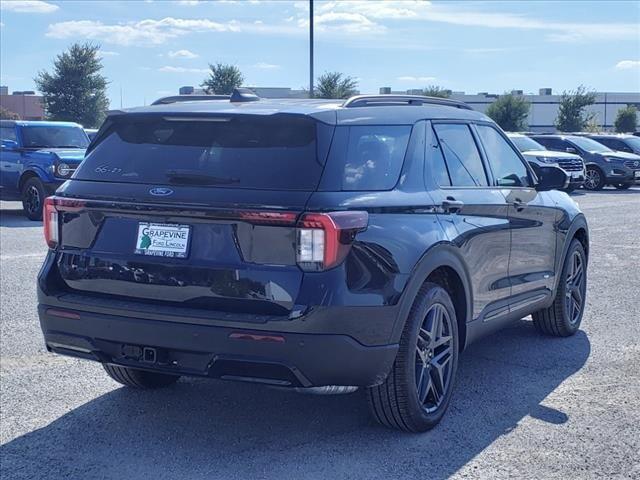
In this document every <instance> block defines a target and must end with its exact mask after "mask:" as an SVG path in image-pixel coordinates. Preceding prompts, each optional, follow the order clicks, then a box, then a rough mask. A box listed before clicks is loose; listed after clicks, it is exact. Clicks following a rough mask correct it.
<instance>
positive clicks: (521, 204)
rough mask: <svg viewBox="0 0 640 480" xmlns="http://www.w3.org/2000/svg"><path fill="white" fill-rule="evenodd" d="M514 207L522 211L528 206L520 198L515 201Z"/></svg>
mask: <svg viewBox="0 0 640 480" xmlns="http://www.w3.org/2000/svg"><path fill="white" fill-rule="evenodd" d="M513 206H514V207H515V209H516V210H522V209H523V208H524V207H526V206H527V204H526V202H523V201H522V200H520V199H519V198H516V199H515V200H514V201H513Z"/></svg>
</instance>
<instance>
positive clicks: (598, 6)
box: [0, 0, 640, 108]
mask: <svg viewBox="0 0 640 480" xmlns="http://www.w3.org/2000/svg"><path fill="white" fill-rule="evenodd" d="M314 5H315V7H314V10H315V22H314V26H315V71H316V73H317V74H321V73H323V72H326V71H339V72H343V73H344V74H346V75H349V76H352V77H354V78H356V79H357V81H358V88H359V90H360V91H361V92H362V93H377V92H378V89H379V88H380V87H382V86H389V87H392V89H393V90H406V89H409V88H422V87H425V86H428V85H439V86H442V87H444V88H448V89H451V90H454V91H464V92H466V93H477V92H491V93H502V92H505V91H510V90H513V89H519V90H524V91H525V92H526V93H529V92H535V93H537V92H538V89H539V88H541V87H550V88H553V90H554V93H555V92H561V91H563V90H570V89H574V88H576V87H577V86H578V85H581V84H582V85H585V86H586V87H587V88H589V89H593V90H597V91H608V92H638V91H640V1H637V0H636V1H628V2H618V1H601V2H581V1H565V2H562V1H557V2H544V1H519V2H508V1H504V2H488V1H474V2H460V1H442V2H441V1H427V0H409V1H393V0H389V1H372V0H363V1H347V0H339V1H319V0H315V3H314ZM308 18H309V2H308V0H307V1H285V0H277V1H274V0H271V1H269V0H218V1H196V0H186V1H185V0H182V1H171V0H129V1H117V0H111V1H98V0H93V1H80V0H57V1H54V0H51V1H49V0H47V1H16V0H0V82H1V83H2V85H8V86H9V90H10V91H13V90H31V89H35V84H34V82H33V77H34V76H35V75H36V74H37V72H38V71H40V70H43V69H44V70H50V69H51V67H52V64H53V60H54V58H55V56H56V55H57V54H59V53H61V52H62V51H64V50H65V49H66V48H68V46H69V45H71V44H72V43H74V42H85V41H90V42H94V43H96V44H99V45H100V47H101V56H102V62H103V65H104V69H103V74H104V75H105V76H106V77H107V79H108V80H109V82H110V83H109V87H108V95H109V98H110V101H111V108H119V107H120V102H121V92H122V105H123V106H124V107H129V106H135V105H142V104H145V103H150V102H152V101H153V100H155V99H156V98H158V97H161V96H164V95H169V94H176V93H177V91H178V88H179V87H180V86H183V85H194V86H198V85H199V84H200V83H202V81H203V80H204V78H205V77H206V76H207V69H208V64H209V63H218V62H222V63H230V64H234V65H237V66H238V67H239V68H240V69H241V71H242V73H243V74H244V77H245V85H247V86H260V87H291V88H294V89H299V88H302V87H307V86H308V84H309V63H308V62H309V33H308V29H309V21H308Z"/></svg>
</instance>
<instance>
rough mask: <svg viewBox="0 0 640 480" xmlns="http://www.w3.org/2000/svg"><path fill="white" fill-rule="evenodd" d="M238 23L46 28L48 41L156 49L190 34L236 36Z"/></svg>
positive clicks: (171, 21) (172, 21)
mask: <svg viewBox="0 0 640 480" xmlns="http://www.w3.org/2000/svg"><path fill="white" fill-rule="evenodd" d="M237 31H240V27H239V26H238V25H237V22H234V21H231V22H227V23H220V22H214V21H212V20H206V19H203V20H198V19H181V18H172V17H167V18H163V19H162V20H150V19H148V20H141V21H139V22H127V23H118V24H114V25H105V24H104V23H102V22H99V21H94V20H71V21H67V22H60V23H54V24H51V25H49V29H48V31H47V34H46V35H47V37H51V38H74V37H83V38H87V39H91V40H94V39H95V40H101V41H104V42H110V43H114V44H117V45H132V44H146V45H158V44H161V43H164V42H166V41H167V40H168V39H170V38H176V37H180V36H183V35H187V34H188V33H192V32H237Z"/></svg>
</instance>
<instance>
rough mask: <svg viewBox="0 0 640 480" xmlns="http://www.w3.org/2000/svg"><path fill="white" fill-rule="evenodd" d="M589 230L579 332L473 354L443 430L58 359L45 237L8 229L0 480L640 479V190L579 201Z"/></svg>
mask: <svg viewBox="0 0 640 480" xmlns="http://www.w3.org/2000/svg"><path fill="white" fill-rule="evenodd" d="M574 198H575V199H576V200H577V201H578V202H579V204H580V206H581V208H582V209H583V211H584V212H585V214H586V215H587V219H588V221H589V224H590V227H591V242H592V244H591V245H592V247H591V258H590V265H589V287H588V297H587V298H588V303H587V308H586V312H585V317H584V320H583V327H582V330H581V331H580V332H578V333H577V334H576V335H575V336H573V337H571V338H566V339H549V338H542V337H541V336H539V335H538V334H536V332H535V331H534V329H533V326H532V324H531V322H530V321H527V320H526V319H525V320H522V321H521V322H519V323H518V324H516V325H514V326H513V327H512V328H509V329H506V330H504V331H502V332H500V333H498V334H496V335H494V336H492V337H488V338H486V339H484V340H482V341H480V342H479V343H477V344H474V345H473V346H472V347H471V348H470V349H469V350H467V351H466V352H465V353H464V355H463V357H462V359H461V363H460V372H459V377H458V382H457V386H456V392H455V393H454V398H453V401H452V404H451V407H450V409H449V411H448V413H447V415H446V416H445V418H444V420H443V421H442V423H441V424H440V425H439V426H438V427H437V428H436V429H435V430H433V431H431V432H429V433H426V434H422V435H408V434H403V433H399V432H395V431H391V430H387V429H384V428H382V427H379V426H377V425H375V424H373V423H372V421H371V420H370V419H369V416H368V412H367V409H366V405H365V403H364V398H363V395H362V393H355V394H351V395H346V396H334V397H320V396H311V395H297V394H295V393H292V392H286V391H281V390H275V389H271V388H268V387H262V386H253V385H246V384H236V383H230V382H222V381H213V380H210V381H207V380H192V379H188V380H184V379H183V380H181V381H180V382H179V383H178V384H176V385H175V386H173V387H171V388H168V389H166V390H163V391H155V392H145V393H141V392H135V391H131V390H128V389H126V388H121V387H120V386H119V385H118V384H116V383H115V382H113V381H112V380H110V379H109V378H108V377H107V376H106V374H105V373H104V372H103V371H102V368H101V367H100V366H99V365H97V364H94V363H91V362H84V361H80V360H74V359H68V358H64V357H59V356H54V355H52V354H48V353H47V352H46V350H45V348H44V345H43V342H42V338H41V333H40V328H39V325H38V321H37V316H36V295H35V277H36V275H37V272H38V269H39V267H40V264H41V262H42V259H43V257H44V253H45V248H44V241H43V238H42V233H41V226H40V224H37V223H32V222H29V221H27V220H24V219H23V217H22V216H21V215H20V212H19V211H17V210H16V208H17V207H18V205H17V204H11V203H4V204H2V210H1V211H0V214H1V221H0V242H1V250H0V258H1V262H2V263H1V271H0V277H1V289H0V309H1V322H0V334H1V337H0V442H1V446H0V456H1V457H0V460H1V466H0V477H2V478H3V479H7V480H8V479H18V478H20V479H21V478H25V479H26V478H29V479H44V478H50V479H58V478H70V479H75V478H82V479H86V478H92V479H93V478H96V479H97V478H118V479H122V478H133V479H137V478H153V479H162V478H171V479H177V478H180V479H182V478H186V479H199V478H207V479H211V478H221V479H248V478H281V479H288V478H296V479H299V478H341V479H342V478H367V479H375V478H385V479H386V478H411V479H415V478H446V477H454V478H492V479H495V478H512V477H521V478H538V479H540V478H544V479H546V478H561V479H568V478H580V479H584V478H640V453H639V452H640V406H639V399H640V346H639V341H638V339H639V338H640V313H638V312H639V311H638V306H637V301H638V298H639V296H638V289H639V288H640V268H639V267H640V245H639V244H638V240H640V234H639V233H638V232H639V229H640V189H638V188H635V189H632V190H629V191H626V192H618V191H614V190H605V191H603V192H600V193H588V194H582V193H578V194H576V195H574Z"/></svg>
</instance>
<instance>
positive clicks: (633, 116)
mask: <svg viewBox="0 0 640 480" xmlns="http://www.w3.org/2000/svg"><path fill="white" fill-rule="evenodd" d="M637 125H638V110H637V109H636V107H634V106H633V105H627V106H626V107H625V108H622V109H620V110H618V114H617V115H616V121H615V122H614V126H615V127H616V132H618V133H627V132H635V131H636V128H637Z"/></svg>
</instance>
